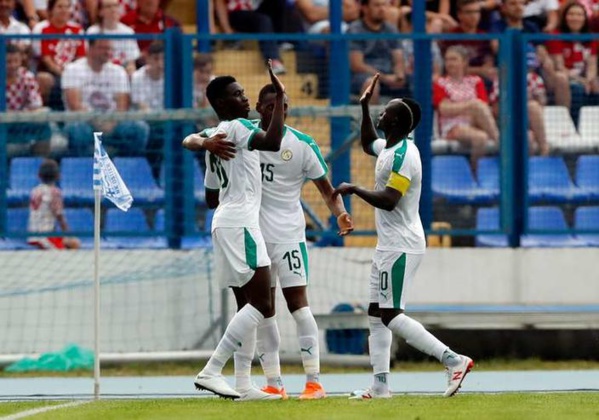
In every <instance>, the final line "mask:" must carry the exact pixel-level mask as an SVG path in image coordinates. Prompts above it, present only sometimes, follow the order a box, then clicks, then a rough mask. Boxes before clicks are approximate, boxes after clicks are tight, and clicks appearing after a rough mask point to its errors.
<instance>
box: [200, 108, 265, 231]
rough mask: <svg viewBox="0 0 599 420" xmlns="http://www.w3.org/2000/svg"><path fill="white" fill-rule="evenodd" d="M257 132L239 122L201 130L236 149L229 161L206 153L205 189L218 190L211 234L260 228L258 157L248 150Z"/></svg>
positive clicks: (250, 126)
mask: <svg viewBox="0 0 599 420" xmlns="http://www.w3.org/2000/svg"><path fill="white" fill-rule="evenodd" d="M258 131H260V129H259V128H257V127H256V126H254V125H253V124H252V123H251V122H250V121H248V120H246V119H243V118H238V119H236V120H233V121H222V122H221V123H220V124H219V125H218V127H216V129H209V130H204V133H205V135H208V136H210V135H212V134H214V133H216V132H224V133H226V134H227V138H226V140H227V141H230V142H232V143H235V148H236V149H237V153H236V154H235V158H234V159H230V160H222V159H220V158H218V157H216V156H214V155H212V154H210V153H206V175H207V176H206V178H205V181H204V182H205V186H206V187H207V188H210V189H218V190H219V196H218V199H219V205H218V207H217V209H216V211H215V212H214V218H213V219H212V230H214V229H215V228H218V227H247V228H256V229H259V228H260V224H259V218H260V199H261V197H262V180H261V179H260V177H261V173H260V155H259V153H258V152H256V151H252V149H251V142H252V138H253V137H254V135H255V134H256V133H257V132H258Z"/></svg>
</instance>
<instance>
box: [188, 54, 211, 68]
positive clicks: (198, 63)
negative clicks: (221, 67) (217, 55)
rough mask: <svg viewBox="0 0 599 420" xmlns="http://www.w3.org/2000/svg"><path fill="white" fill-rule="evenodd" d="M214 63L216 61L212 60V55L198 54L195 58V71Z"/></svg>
mask: <svg viewBox="0 0 599 420" xmlns="http://www.w3.org/2000/svg"><path fill="white" fill-rule="evenodd" d="M212 63H214V59H213V58H212V55H210V54H208V53H196V54H195V55H194V56H193V68H194V69H198V68H202V67H204V66H206V65H208V64H212Z"/></svg>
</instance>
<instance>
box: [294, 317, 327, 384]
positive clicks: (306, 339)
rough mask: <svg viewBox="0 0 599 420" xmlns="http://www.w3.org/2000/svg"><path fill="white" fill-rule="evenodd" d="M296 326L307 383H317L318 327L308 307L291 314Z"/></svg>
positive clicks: (318, 372) (318, 367)
mask: <svg viewBox="0 0 599 420" xmlns="http://www.w3.org/2000/svg"><path fill="white" fill-rule="evenodd" d="M291 315H292V316H293V318H294V319H295V324H296V325H297V338H298V340H299V346H300V356H301V357H302V364H303V365H304V371H305V372H306V381H307V382H319V375H320V349H319V346H318V325H316V320H315V319H314V315H312V311H311V310H310V308H309V307H308V306H304V307H303V308H300V309H298V310H297V311H295V312H293V313H292V314H291Z"/></svg>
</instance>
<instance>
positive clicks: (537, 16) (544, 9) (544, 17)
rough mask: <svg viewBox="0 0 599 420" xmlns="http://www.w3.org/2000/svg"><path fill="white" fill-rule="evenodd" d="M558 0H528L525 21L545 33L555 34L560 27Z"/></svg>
mask: <svg viewBox="0 0 599 420" xmlns="http://www.w3.org/2000/svg"><path fill="white" fill-rule="evenodd" d="M558 10H559V4H558V2H557V0H528V1H527V2H526V7H525V9H524V20H526V21H528V22H530V23H533V24H535V25H536V26H537V27H538V28H539V29H540V30H541V31H543V32H553V31H555V30H556V29H557V27H558V25H559V13H558Z"/></svg>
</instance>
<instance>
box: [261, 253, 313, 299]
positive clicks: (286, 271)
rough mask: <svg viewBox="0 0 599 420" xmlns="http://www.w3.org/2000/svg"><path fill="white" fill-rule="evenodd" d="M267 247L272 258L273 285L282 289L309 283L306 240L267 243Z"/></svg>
mask: <svg viewBox="0 0 599 420" xmlns="http://www.w3.org/2000/svg"><path fill="white" fill-rule="evenodd" d="M266 249H267V251H268V256H269V257H270V260H271V266H270V276H271V287H275V286H276V285H277V279H278V280H279V283H280V284H281V289H285V288H287V287H297V286H307V285H308V249H307V248H306V243H305V242H296V243H289V244H274V243H267V244H266Z"/></svg>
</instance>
